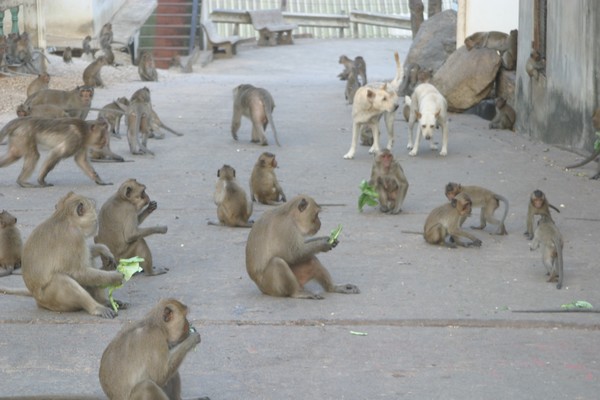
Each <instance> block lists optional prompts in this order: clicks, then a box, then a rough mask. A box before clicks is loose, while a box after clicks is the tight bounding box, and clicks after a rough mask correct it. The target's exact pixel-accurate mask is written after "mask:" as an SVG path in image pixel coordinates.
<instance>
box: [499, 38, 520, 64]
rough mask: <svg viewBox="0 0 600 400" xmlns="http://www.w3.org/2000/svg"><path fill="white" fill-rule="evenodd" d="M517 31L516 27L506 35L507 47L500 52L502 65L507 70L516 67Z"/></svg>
mask: <svg viewBox="0 0 600 400" xmlns="http://www.w3.org/2000/svg"><path fill="white" fill-rule="evenodd" d="M518 36H519V32H518V31H517V30H516V29H513V30H512V31H510V34H509V35H508V48H507V49H506V51H504V52H503V53H502V66H503V67H504V69H506V70H507V71H514V70H515V68H516V67H517V46H518V42H519V38H518Z"/></svg>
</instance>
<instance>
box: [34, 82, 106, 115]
mask: <svg viewBox="0 0 600 400" xmlns="http://www.w3.org/2000/svg"><path fill="white" fill-rule="evenodd" d="M93 98H94V88H93V87H91V86H77V87H76V88H75V89H73V90H56V89H44V90H40V91H39V92H36V93H34V94H32V95H31V96H29V97H28V98H27V100H25V103H24V104H25V105H26V106H36V105H39V104H51V105H54V106H56V107H60V108H62V109H63V110H64V111H65V112H66V113H68V114H69V116H71V117H73V118H80V119H85V118H86V117H87V115H88V113H89V111H90V107H91V105H92V99H93Z"/></svg>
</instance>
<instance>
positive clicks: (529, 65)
mask: <svg viewBox="0 0 600 400" xmlns="http://www.w3.org/2000/svg"><path fill="white" fill-rule="evenodd" d="M545 69H546V60H545V59H544V58H542V55H541V54H540V52H539V51H537V50H535V49H534V50H531V53H530V55H529V58H528V59H527V62H526V63H525V71H526V72H527V75H529V77H530V78H534V79H535V80H536V81H537V80H538V79H539V78H540V73H544V70H545Z"/></svg>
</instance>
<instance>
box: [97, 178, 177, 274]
mask: <svg viewBox="0 0 600 400" xmlns="http://www.w3.org/2000/svg"><path fill="white" fill-rule="evenodd" d="M157 207H158V205H157V203H156V201H150V197H148V195H147V194H146V186H144V185H143V184H141V183H139V182H137V181H136V180H135V179H128V180H126V181H125V182H123V183H122V184H121V186H120V187H119V189H118V190H117V193H115V194H114V195H113V196H111V197H110V198H109V199H108V200H106V202H105V203H104V204H103V205H102V208H101V209H100V213H99V214H98V222H99V227H98V234H97V235H96V237H95V238H94V242H96V243H102V244H105V245H106V246H108V248H109V249H110V251H112V253H113V254H114V256H115V258H116V259H118V260H119V259H121V258H131V257H135V256H138V257H141V258H143V259H144V261H143V262H141V263H140V266H141V267H142V268H143V269H144V274H146V275H148V276H152V275H160V274H164V273H166V272H167V271H168V270H167V269H165V268H156V267H154V264H153V261H152V252H151V251H150V247H149V246H148V244H147V243H146V239H145V238H146V237H147V236H150V235H154V234H156V233H160V234H164V233H167V227H166V226H164V225H160V226H154V227H152V228H140V225H141V224H142V222H144V220H145V219H146V218H147V217H148V216H149V215H150V214H152V213H153V212H154V211H155V210H156V208H157ZM103 262H104V264H105V267H106V260H104V259H103Z"/></svg>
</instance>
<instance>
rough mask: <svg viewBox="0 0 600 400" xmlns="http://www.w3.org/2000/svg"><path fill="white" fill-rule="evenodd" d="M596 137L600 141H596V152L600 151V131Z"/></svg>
mask: <svg viewBox="0 0 600 400" xmlns="http://www.w3.org/2000/svg"><path fill="white" fill-rule="evenodd" d="M596 136H598V139H596V141H595V142H594V150H599V149H600V131H598V132H596Z"/></svg>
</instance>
